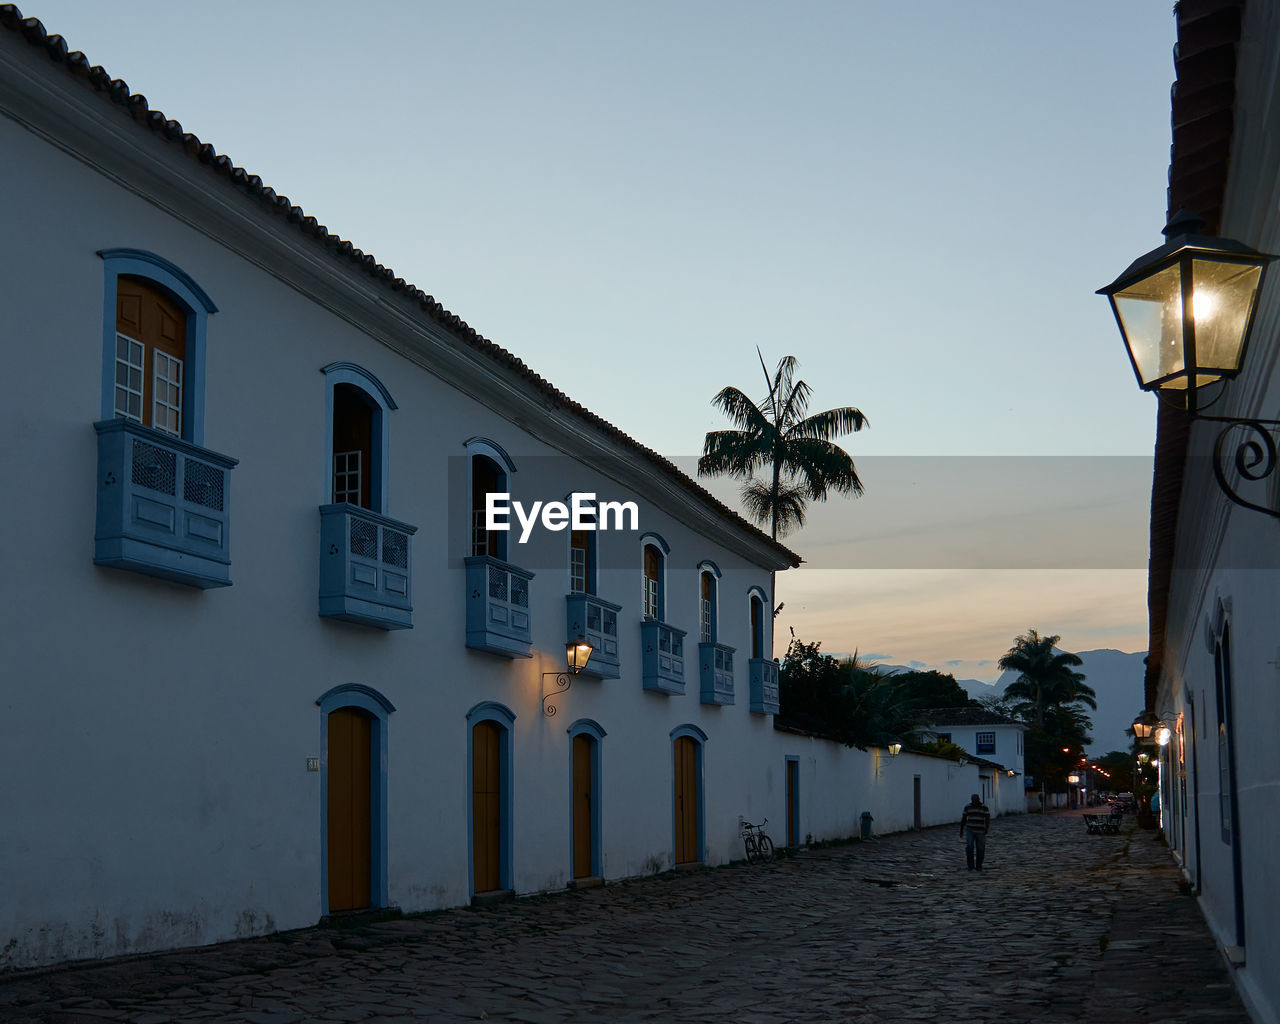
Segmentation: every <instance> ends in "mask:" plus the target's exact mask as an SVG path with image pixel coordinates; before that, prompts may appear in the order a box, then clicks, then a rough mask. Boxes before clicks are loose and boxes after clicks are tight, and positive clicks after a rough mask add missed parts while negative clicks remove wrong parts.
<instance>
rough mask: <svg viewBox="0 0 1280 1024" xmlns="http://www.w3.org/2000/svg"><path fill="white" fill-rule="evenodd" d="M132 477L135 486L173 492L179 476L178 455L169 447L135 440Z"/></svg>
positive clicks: (164, 492)
mask: <svg viewBox="0 0 1280 1024" xmlns="http://www.w3.org/2000/svg"><path fill="white" fill-rule="evenodd" d="M132 463H133V466H132V471H131V472H132V477H133V485H134V486H135V487H146V488H148V489H149V490H152V491H160V492H161V493H163V494H173V493H174V488H175V481H176V477H177V472H176V466H177V456H176V455H175V454H174V453H173V452H171V451H169V450H168V449H167V448H159V447H157V446H156V445H154V444H147V442H146V441H138V440H135V441H134V442H133V459H132Z"/></svg>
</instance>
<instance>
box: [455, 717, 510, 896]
mask: <svg viewBox="0 0 1280 1024" xmlns="http://www.w3.org/2000/svg"><path fill="white" fill-rule="evenodd" d="M515 720H516V716H515V715H514V714H513V713H512V711H511V709H510V708H507V707H504V706H503V705H501V704H498V703H496V702H494V701H485V702H483V703H481V704H477V705H476V706H475V707H473V708H472V709H471V711H470V712H468V713H467V747H468V751H467V755H468V762H467V776H468V778H467V789H468V793H467V796H468V811H469V814H468V818H469V819H470V820H469V821H468V835H467V842H468V846H469V848H470V852H471V863H470V865H469V868H470V871H471V892H472V895H477V894H479V893H488V892H499V891H504V890H509V889H511V888H513V884H514V883H513V881H512V879H513V875H512V868H511V862H512V828H511V808H512V800H511V792H512V773H511V763H512V758H511V742H512V741H511V734H512V729H513V727H514V725H515Z"/></svg>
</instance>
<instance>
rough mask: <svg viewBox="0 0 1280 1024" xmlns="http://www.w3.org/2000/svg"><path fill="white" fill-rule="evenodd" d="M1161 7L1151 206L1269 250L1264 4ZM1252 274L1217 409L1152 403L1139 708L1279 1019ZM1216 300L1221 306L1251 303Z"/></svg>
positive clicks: (1272, 675)
mask: <svg viewBox="0 0 1280 1024" xmlns="http://www.w3.org/2000/svg"><path fill="white" fill-rule="evenodd" d="M1176 17H1177V23H1178V45H1177V49H1176V51H1175V55H1174V56H1175V66H1176V71H1177V81H1176V84H1175V86H1174V90H1173V101H1172V110H1173V117H1172V121H1173V149H1172V162H1171V166H1170V171H1169V193H1168V212H1169V214H1170V215H1171V216H1173V215H1175V214H1177V213H1178V212H1179V211H1181V210H1184V209H1185V210H1190V211H1193V212H1195V213H1197V214H1198V215H1199V216H1200V217H1201V218H1203V220H1204V222H1205V224H1204V227H1203V229H1202V231H1201V232H1200V233H1202V234H1204V235H1218V236H1225V237H1228V238H1231V239H1235V240H1236V241H1238V242H1241V243H1244V244H1245V245H1248V246H1251V247H1253V248H1255V249H1258V250H1261V251H1262V252H1264V253H1268V254H1272V255H1275V254H1280V201H1278V200H1280V191H1277V181H1278V179H1277V174H1276V171H1277V167H1278V166H1280V6H1278V5H1276V4H1274V3H1266V2H1262V0H1247V2H1243V0H1199V2H1192V0H1182V2H1181V3H1180V4H1178V5H1176ZM1173 234H1174V235H1175V236H1176V234H1177V232H1176V231H1175V232H1173ZM1153 235H1154V228H1153ZM1135 254H1136V253H1135ZM1200 272H1201V271H1199V270H1197V273H1200ZM1269 275H1270V276H1269V277H1268V278H1267V279H1266V280H1265V282H1264V284H1263V287H1262V291H1261V294H1260V295H1259V297H1258V299H1257V305H1256V315H1255V318H1254V325H1253V332H1252V340H1251V341H1250V342H1249V346H1248V349H1247V351H1246V353H1245V359H1244V362H1243V368H1242V370H1241V372H1240V374H1239V376H1238V377H1236V378H1235V379H1232V380H1229V381H1228V382H1227V383H1226V384H1225V385H1211V392H1210V397H1212V396H1213V395H1212V389H1215V388H1220V389H1221V393H1220V396H1219V397H1218V400H1217V401H1216V403H1214V404H1213V405H1212V407H1210V408H1208V409H1207V410H1205V412H1206V413H1207V414H1208V415H1212V416H1216V417H1219V418H1220V419H1218V420H1209V421H1206V420H1203V419H1196V420H1193V419H1192V418H1191V417H1189V416H1188V415H1187V414H1186V413H1185V412H1183V411H1182V410H1180V409H1178V408H1174V407H1169V406H1163V405H1162V407H1161V409H1160V413H1159V421H1158V432H1157V441H1156V452H1155V478H1154V484H1153V497H1152V513H1151V562H1150V582H1149V603H1150V608H1151V647H1150V654H1149V657H1148V665H1147V675H1146V711H1147V712H1148V714H1149V716H1150V721H1151V723H1152V724H1153V725H1158V724H1162V725H1163V726H1164V727H1166V728H1167V729H1168V732H1167V733H1166V734H1165V736H1164V738H1165V739H1166V740H1167V742H1166V744H1165V745H1163V746H1157V747H1154V748H1150V749H1153V751H1155V752H1157V753H1158V756H1157V761H1158V764H1159V767H1160V773H1159V779H1160V789H1159V810H1160V824H1161V826H1162V827H1163V829H1164V835H1165V838H1166V839H1167V840H1168V842H1169V844H1170V846H1171V847H1172V848H1173V851H1174V854H1175V856H1176V857H1177V858H1178V860H1179V862H1180V863H1181V864H1182V867H1183V870H1184V872H1185V874H1186V877H1187V880H1188V881H1189V882H1190V884H1191V886H1192V888H1193V891H1194V892H1195V894H1196V896H1197V898H1198V900H1199V904H1200V907H1201V909H1202V910H1203V912H1204V915H1205V918H1206V920H1207V921H1208V923H1209V927H1210V928H1211V930H1212V931H1213V934H1214V936H1215V937H1216V938H1217V940H1218V943H1219V945H1220V947H1221V949H1222V950H1223V953H1224V955H1225V956H1226V957H1227V959H1228V960H1229V961H1230V963H1231V964H1232V965H1233V966H1234V968H1235V970H1234V976H1235V979H1236V982H1237V984H1238V987H1239V989H1240V992H1241V994H1242V996H1243V997H1244V1000H1245V1002H1246V1004H1247V1005H1248V1007H1249V1009H1250V1012H1251V1014H1252V1016H1253V1018H1254V1019H1255V1020H1257V1021H1259V1022H1263V1021H1270V1022H1275V1021H1280V972H1277V970H1276V966H1277V965H1278V964H1280V873H1278V872H1277V871H1276V867H1277V850H1278V849H1280V846H1278V845H1277V837H1278V836H1280V759H1278V758H1277V756H1276V750H1277V736H1278V735H1280V629H1278V628H1277V623H1278V621H1280V619H1278V618H1277V612H1278V611H1280V473H1277V472H1273V471H1274V470H1275V468H1276V449H1275V439H1276V436H1277V434H1278V433H1280V423H1277V422H1276V421H1277V420H1280V365H1278V359H1280V340H1278V339H1280V281H1278V280H1277V277H1276V271H1275V269H1274V267H1273V268H1272V269H1271V271H1270V272H1269ZM1246 276H1247V275H1246ZM1217 283H1221V282H1215V281H1214V280H1212V279H1205V280H1200V279H1197V281H1196V284H1195V288H1196V291H1195V293H1194V300H1193V301H1194V302H1195V304H1196V307H1197V316H1196V319H1195V330H1196V333H1197V335H1199V336H1200V355H1199V357H1198V358H1199V359H1200V361H1201V362H1200V365H1203V360H1204V359H1207V358H1210V357H1209V356H1205V355H1204V349H1205V348H1210V347H1211V345H1212V340H1210V341H1209V342H1208V343H1206V340H1205V337H1204V336H1205V335H1209V336H1210V339H1212V335H1211V333H1210V332H1211V330H1212V327H1211V326H1208V325H1206V324H1204V323H1201V316H1202V315H1208V313H1204V314H1201V313H1200V311H1199V307H1200V303H1201V301H1202V300H1201V295H1202V291H1205V292H1207V291H1208V290H1209V287H1210V286H1213V285H1214V284H1217ZM1224 294H1225V292H1224ZM1225 302H1226V300H1225V299H1224V303H1225ZM1220 309H1222V310H1223V311H1226V312H1228V313H1229V315H1230V316H1232V317H1234V318H1236V322H1237V323H1238V324H1243V323H1245V322H1247V320H1248V315H1249V313H1250V309H1249V307H1248V305H1247V302H1246V304H1245V305H1244V306H1243V307H1241V306H1239V305H1237V306H1234V307H1231V308H1230V309H1228V307H1227V306H1226V305H1225V304H1223V305H1221V306H1220ZM1209 312H1212V311H1209ZM1179 319H1180V318H1179ZM1171 323H1172V321H1167V322H1166V324H1165V327H1166V328H1167V327H1169V325H1170V324H1171ZM1136 365H1139V368H1141V366H1140V364H1136ZM1180 365H1181V364H1171V365H1169V366H1168V367H1165V365H1164V364H1163V363H1162V364H1161V366H1162V369H1165V368H1167V369H1169V370H1170V371H1171V372H1175V373H1176V372H1177V371H1178V369H1179V367H1180ZM1135 400H1138V399H1137V397H1136V396H1135ZM1233 419H1239V420H1241V421H1244V420H1249V419H1256V420H1263V421H1270V422H1269V423H1259V424H1257V425H1256V426H1250V425H1248V424H1247V423H1244V422H1240V423H1237V424H1236V425H1231V424H1230V423H1226V422H1223V420H1228V421H1230V420H1233ZM1242 469H1244V470H1245V472H1244V473H1242V472H1241V470H1242ZM1249 476H1254V477H1257V478H1258V479H1256V480H1253V481H1251V480H1250V479H1249ZM1219 477H1220V479H1219ZM1230 495H1234V497H1235V499H1238V500H1242V501H1246V502H1249V503H1250V504H1251V505H1252V506H1253V507H1247V506H1245V505H1242V504H1239V503H1237V500H1232V497H1230ZM1152 926H1153V927H1156V928H1158V927H1159V922H1158V921H1153V922H1152Z"/></svg>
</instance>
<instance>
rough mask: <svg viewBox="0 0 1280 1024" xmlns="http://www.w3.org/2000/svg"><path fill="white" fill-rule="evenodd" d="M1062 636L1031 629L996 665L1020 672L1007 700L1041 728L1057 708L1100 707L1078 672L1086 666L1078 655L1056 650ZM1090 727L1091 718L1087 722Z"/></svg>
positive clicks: (1011, 684) (1009, 688)
mask: <svg viewBox="0 0 1280 1024" xmlns="http://www.w3.org/2000/svg"><path fill="white" fill-rule="evenodd" d="M1061 639H1062V637H1060V636H1041V635H1040V634H1039V633H1038V632H1037V631H1036V630H1034V629H1029V630H1027V632H1026V634H1025V635H1023V636H1019V637H1015V638H1014V641H1013V646H1012V647H1010V648H1009V650H1008V651H1006V652H1005V654H1004V657H1002V658H1001V659H1000V661H999V662H997V664H998V665H999V666H1000V668H1002V669H1004V670H1006V671H1008V670H1010V669H1012V670H1013V671H1015V672H1017V673H1018V678H1017V679H1015V680H1014V681H1013V682H1012V683H1010V684H1009V685H1008V686H1006V687H1005V689H1004V699H1005V700H1006V701H1008V703H1009V704H1010V706H1011V708H1012V709H1013V710H1014V711H1015V712H1018V713H1019V714H1021V716H1022V717H1023V718H1024V719H1030V720H1031V721H1034V722H1035V724H1036V725H1037V726H1039V727H1041V728H1043V727H1044V724H1045V713H1046V712H1047V711H1051V710H1054V709H1066V708H1070V709H1072V710H1074V711H1077V712H1079V709H1078V708H1076V707H1074V705H1078V704H1084V705H1087V706H1088V707H1091V708H1094V709H1095V710H1096V709H1097V707H1098V700H1097V697H1098V695H1097V693H1096V692H1094V690H1093V688H1092V687H1090V686H1086V685H1085V682H1084V676H1083V675H1082V674H1081V673H1079V672H1076V671H1075V667H1076V666H1078V665H1083V664H1084V662H1082V661H1081V660H1080V659H1079V658H1078V657H1076V655H1074V654H1069V653H1067V652H1066V651H1059V650H1055V646H1056V645H1057V643H1058V641H1059V640H1061ZM1084 722H1085V727H1086V728H1087V725H1088V719H1084Z"/></svg>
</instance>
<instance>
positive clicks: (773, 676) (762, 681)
mask: <svg viewBox="0 0 1280 1024" xmlns="http://www.w3.org/2000/svg"><path fill="white" fill-rule="evenodd" d="M748 664H749V665H750V666H751V710H752V711H755V712H756V713H758V714H761V715H776V714H777V713H778V663H777V662H776V661H774V660H773V659H772V658H752V659H751V661H750V662H748Z"/></svg>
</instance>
